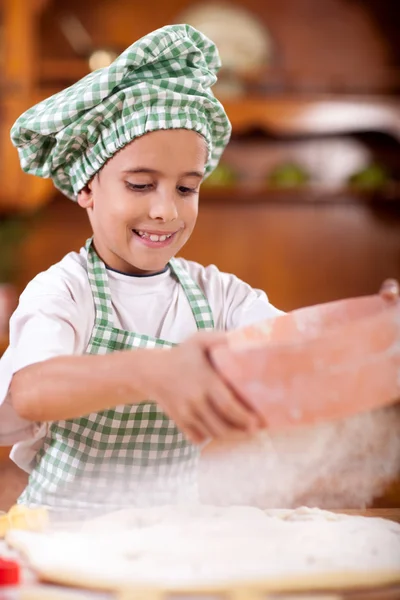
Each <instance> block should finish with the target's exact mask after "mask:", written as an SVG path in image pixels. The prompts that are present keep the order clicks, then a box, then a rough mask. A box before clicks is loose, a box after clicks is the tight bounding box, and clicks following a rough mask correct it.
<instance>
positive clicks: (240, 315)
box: [0, 25, 280, 508]
mask: <svg viewBox="0 0 400 600" xmlns="http://www.w3.org/2000/svg"><path fill="white" fill-rule="evenodd" d="M219 66H220V63H219V57H218V53H217V50H216V48H215V46H214V44H213V43H212V42H211V41H210V40H209V39H208V38H206V37H205V36H204V35H202V34H201V33H200V32H198V31H196V30H195V29H193V28H191V27H189V26H187V25H176V26H168V27H165V28H162V29H160V30H157V31H155V32H153V33H151V34H149V35H148V36H145V37H144V38H142V39H141V40H139V41H137V42H135V43H134V44H132V46H130V47H129V48H128V49H127V50H126V51H125V52H124V53H123V54H122V55H121V56H120V57H118V58H117V59H116V61H115V62H114V63H113V64H112V65H111V66H110V67H108V68H105V69H101V70H99V71H96V72H94V73H91V74H90V75H88V76H87V77H85V78H84V79H83V80H81V81H79V82H77V83H76V84H75V85H73V86H71V88H68V89H67V90H64V91H62V92H60V93H59V94H56V95H55V96H53V97H51V98H49V99H47V100H45V101H43V102H41V103H40V104H38V105H37V106H35V107H33V108H32V109H30V110H29V111H27V112H26V113H24V115H22V116H21V117H20V118H19V119H18V120H17V122H16V124H15V125H14V127H13V129H12V140H13V143H14V144H15V145H16V147H17V148H18V150H19V153H20V159H21V165H22V167H23V169H24V170H26V171H27V172H29V173H32V174H35V175H37V176H41V177H51V178H52V180H53V182H54V184H55V185H56V187H57V188H58V189H60V190H61V191H62V192H63V193H64V194H65V195H66V196H67V197H69V198H71V199H73V200H75V201H77V202H78V203H79V205H80V206H81V207H82V208H83V209H85V210H86V211H87V213H88V217H89V219H90V223H91V226H92V230H93V238H91V239H90V240H88V242H87V243H86V245H85V247H84V248H82V249H81V251H80V252H79V253H76V252H71V253H69V254H68V255H67V256H66V257H64V259H63V260H61V261H60V262H59V263H57V264H56V265H53V266H52V267H51V268H50V269H49V270H48V271H46V272H44V273H41V274H39V275H38V276H37V277H35V279H34V280H33V281H32V282H31V283H30V284H29V285H28V286H27V288H26V290H25V291H24V293H23V294H22V296H21V298H20V303H19V306H18V308H17V310H16V312H15V314H14V315H13V317H12V319H11V323H10V347H9V348H8V350H7V351H6V353H5V355H4V356H3V358H2V359H1V361H0V405H1V406H0V442H1V441H3V443H5V444H10V443H13V444H14V447H13V451H12V454H11V456H12V458H13V460H14V461H15V462H16V463H17V464H18V465H19V466H20V467H21V468H23V469H25V470H26V471H28V472H30V478H29V483H28V486H27V488H26V490H25V491H24V492H23V494H22V496H21V498H20V499H19V502H23V503H26V504H30V505H47V506H51V507H54V508H59V507H65V508H77V507H79V508H82V507H83V508H85V507H86V508H87V507H89V508H91V507H95V506H98V505H101V501H100V500H99V493H96V494H95V493H94V491H95V490H97V492H98V491H99V490H100V495H101V494H104V496H106V492H107V491H108V490H109V487H110V482H112V481H116V479H117V476H120V478H122V479H124V480H125V482H126V486H125V487H124V496H123V497H121V498H119V499H118V502H119V503H121V504H122V505H126V504H132V503H136V502H139V501H140V502H147V501H148V500H149V499H150V498H151V501H152V502H153V503H154V502H156V503H165V502H172V501H176V499H177V498H178V499H188V498H192V499H193V498H195V497H196V464H197V459H198V456H199V452H200V444H202V443H204V442H205V441H206V440H207V439H209V438H223V437H225V436H227V435H229V434H230V433H231V432H235V431H255V430H256V429H258V428H262V427H265V426H266V422H265V419H264V418H263V416H262V415H260V414H259V412H258V410H257V406H252V405H250V404H248V403H247V404H246V403H245V402H243V401H242V399H241V398H238V397H237V396H236V395H235V394H234V392H233V391H232V390H231V389H230V388H229V386H228V385H227V383H226V382H225V381H224V380H223V379H222V378H221V377H220V376H219V374H218V373H217V372H216V371H215V369H214V368H213V365H212V364H211V361H210V360H209V354H208V351H209V348H210V347H211V346H212V345H213V344H220V343H224V341H225V335H224V333H223V332H224V331H227V330H230V329H233V328H236V327H240V326H244V325H246V324H248V323H252V322H255V321H258V320H261V319H265V318H273V317H275V316H276V315H277V314H279V312H280V311H278V310H277V309H275V308H274V307H273V306H271V304H270V303H269V302H268V299H267V297H266V295H265V293H264V292H262V291H259V290H254V289H252V288H250V287H249V286H248V285H247V284H246V283H244V282H242V281H240V280H239V279H237V278H236V277H235V276H234V275H230V274H226V273H221V272H220V271H219V270H218V269H217V268H216V267H215V266H209V267H203V266H201V265H199V264H197V263H195V262H190V261H186V260H184V259H183V258H174V257H175V256H176V254H177V253H178V252H180V250H181V249H182V247H183V246H184V244H185V243H186V242H187V240H188V239H189V237H190V235H191V233H192V231H193V228H194V226H195V223H196V218H197V212H198V205H199V188H200V184H201V182H202V180H203V178H204V177H206V176H207V175H208V174H209V173H210V172H212V170H213V169H214V168H215V166H216V165H217V164H218V161H219V158H220V156H221V154H222V152H223V150H224V148H225V146H226V144H227V143H228V141H229V137H230V131H231V127H230V123H229V120H228V118H227V116H226V114H225V111H224V109H223V107H222V105H221V104H220V102H219V101H218V100H217V99H216V98H215V97H214V96H213V94H212V92H211V89H210V88H211V86H212V85H213V84H214V83H215V81H216V73H217V71H218V69H219ZM214 329H215V330H218V331H214V332H213V331H212V330H214ZM132 350H134V351H132ZM93 476H95V479H93ZM93 482H95V487H94V486H93ZM114 501H115V498H114Z"/></svg>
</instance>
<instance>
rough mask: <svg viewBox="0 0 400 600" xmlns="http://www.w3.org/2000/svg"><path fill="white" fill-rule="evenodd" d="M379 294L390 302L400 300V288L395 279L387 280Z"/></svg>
mask: <svg viewBox="0 0 400 600" xmlns="http://www.w3.org/2000/svg"><path fill="white" fill-rule="evenodd" d="M379 294H380V295H381V296H382V298H384V299H385V300H388V301H393V300H398V299H399V295H400V286H399V283H398V281H396V280H395V279H386V281H384V282H383V283H382V285H381V289H380V290H379Z"/></svg>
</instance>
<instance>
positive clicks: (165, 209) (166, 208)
mask: <svg viewBox="0 0 400 600" xmlns="http://www.w3.org/2000/svg"><path fill="white" fill-rule="evenodd" d="M149 217H150V218H151V219H159V220H162V221H165V222H167V221H174V220H175V219H177V218H178V211H177V208H176V203H175V199H174V197H173V195H172V194H168V193H164V194H161V193H160V194H157V195H156V196H155V197H154V198H153V199H152V200H151V202H150V207H149Z"/></svg>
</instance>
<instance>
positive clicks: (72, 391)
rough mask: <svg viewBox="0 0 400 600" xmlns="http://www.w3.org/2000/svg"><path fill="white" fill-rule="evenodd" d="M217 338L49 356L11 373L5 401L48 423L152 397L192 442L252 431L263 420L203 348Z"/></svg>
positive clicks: (212, 334)
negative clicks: (160, 346)
mask: <svg viewBox="0 0 400 600" xmlns="http://www.w3.org/2000/svg"><path fill="white" fill-rule="evenodd" d="M225 337H226V336H225V334H223V333H218V332H209V333H204V332H203V333H200V334H199V333H198V334H196V335H194V336H193V337H192V338H190V339H189V340H187V341H186V342H184V343H182V344H180V345H179V346H177V347H175V348H171V349H158V348H154V349H143V348H142V349H136V350H133V351H123V352H114V353H111V354H106V355H83V356H60V357H55V358H50V359H48V360H45V361H42V362H39V363H35V364H32V365H30V366H27V367H24V368H22V369H21V370H19V371H17V372H16V373H15V374H14V376H13V379H12V381H11V385H10V390H9V393H10V396H11V401H12V404H13V407H14V409H15V410H16V412H17V413H18V414H19V415H20V416H21V417H23V418H24V419H28V420H32V421H56V420H61V419H72V418H76V417H80V416H84V415H87V414H89V413H91V412H99V411H102V410H105V409H109V408H113V407H114V406H117V405H118V404H136V403H140V402H143V401H146V400H153V401H155V402H157V403H158V404H159V405H160V407H161V408H162V409H163V410H164V411H165V412H166V413H167V414H168V415H169V416H170V417H171V418H172V419H173V420H174V421H175V422H176V424H177V426H178V427H179V428H180V429H181V430H182V431H184V432H185V433H186V434H187V436H188V438H189V439H191V440H192V441H194V442H201V441H203V440H205V439H207V438H210V437H226V436H229V435H230V434H231V433H232V432H233V431H238V430H241V431H254V430H256V429H257V428H258V427H260V426H266V422H265V419H264V418H263V416H262V415H260V414H258V411H257V407H252V406H249V405H248V404H246V403H244V402H243V401H242V400H241V399H240V398H238V397H237V396H236V395H235V394H234V392H233V391H232V390H231V389H230V388H229V386H228V385H227V384H226V382H224V381H223V380H222V379H221V377H220V376H219V375H218V374H217V372H216V371H215V370H214V368H213V367H212V365H211V362H210V360H209V356H208V352H209V349H210V348H211V347H212V346H213V345H215V344H221V343H225Z"/></svg>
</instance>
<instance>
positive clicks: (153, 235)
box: [136, 230, 172, 242]
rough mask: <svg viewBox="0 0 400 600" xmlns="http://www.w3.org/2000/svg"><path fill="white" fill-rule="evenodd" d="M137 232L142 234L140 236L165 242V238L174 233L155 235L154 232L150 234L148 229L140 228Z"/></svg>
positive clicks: (153, 240)
mask: <svg viewBox="0 0 400 600" xmlns="http://www.w3.org/2000/svg"><path fill="white" fill-rule="evenodd" d="M136 233H137V234H138V235H140V237H143V238H149V240H151V241H152V242H165V240H167V239H168V238H170V237H171V235H172V233H171V234H170V235H155V234H154V233H152V234H150V235H149V234H148V233H147V232H146V231H139V230H138V231H137V232H136Z"/></svg>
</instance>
